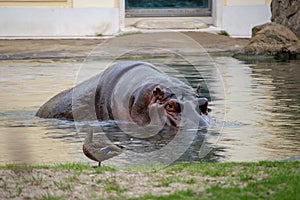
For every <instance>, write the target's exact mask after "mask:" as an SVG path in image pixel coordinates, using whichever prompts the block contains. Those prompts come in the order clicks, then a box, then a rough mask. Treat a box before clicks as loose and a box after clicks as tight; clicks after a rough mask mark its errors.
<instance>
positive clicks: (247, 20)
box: [213, 0, 271, 37]
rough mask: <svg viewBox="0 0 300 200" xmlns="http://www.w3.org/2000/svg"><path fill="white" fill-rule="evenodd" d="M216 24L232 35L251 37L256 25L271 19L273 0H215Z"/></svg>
mask: <svg viewBox="0 0 300 200" xmlns="http://www.w3.org/2000/svg"><path fill="white" fill-rule="evenodd" d="M213 2H214V3H215V7H216V9H217V10H216V11H214V12H215V16H216V17H214V25H215V26H218V27H221V28H222V29H224V30H225V31H227V32H228V33H229V34H230V35H231V36H232V37H251V30H252V28H253V27H254V26H256V25H259V24H263V23H266V22H270V21H271V8H270V3H271V0H222V1H221V0H213Z"/></svg>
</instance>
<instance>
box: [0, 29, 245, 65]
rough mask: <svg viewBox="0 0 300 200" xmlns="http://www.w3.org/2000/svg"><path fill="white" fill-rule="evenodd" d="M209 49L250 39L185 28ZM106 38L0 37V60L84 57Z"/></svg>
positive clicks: (225, 48) (226, 49)
mask: <svg viewBox="0 0 300 200" xmlns="http://www.w3.org/2000/svg"><path fill="white" fill-rule="evenodd" d="M185 34H186V35H187V36H189V37H191V38H193V39H194V40H195V41H197V42H198V43H199V44H200V45H202V46H203V47H204V48H205V49H206V50H207V51H208V52H210V53H214V52H236V51H238V50H240V49H241V48H243V47H244V46H245V45H246V44H247V43H248V42H249V39H236V38H230V37H227V36H223V35H215V34H211V33H203V32H186V33H185ZM103 41H105V39H101V38H99V39H16V40H12V39H10V40H0V60H6V59H10V60H13V59H40V58H53V59H54V58H85V57H86V56H87V55H88V53H89V52H90V51H91V50H92V49H93V48H95V47H96V46H97V45H99V44H101V43H102V42H103Z"/></svg>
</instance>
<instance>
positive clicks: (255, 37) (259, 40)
mask: <svg viewBox="0 0 300 200" xmlns="http://www.w3.org/2000/svg"><path fill="white" fill-rule="evenodd" d="M281 53H283V54H288V55H296V54H299V53H300V41H299V39H298V38H297V36H296V35H295V34H294V33H293V32H292V31H291V30H290V29H288V28H287V27H285V26H283V25H280V24H277V23H274V22H272V23H266V24H263V25H259V26H255V27H254V28H252V38H251V40H250V42H249V43H248V45H246V46H245V47H244V49H242V50H241V52H239V53H238V54H244V55H245V54H246V55H277V54H281Z"/></svg>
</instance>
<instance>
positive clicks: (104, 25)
mask: <svg viewBox="0 0 300 200" xmlns="http://www.w3.org/2000/svg"><path fill="white" fill-rule="evenodd" d="M118 32H119V9H118V8H39V9H35V8H0V37H7V36H17V37H27V36H29V37H32V36H33V37H34V36H37V37H48V36H49V37H55V36H95V35H96V34H103V35H113V34H116V33H118Z"/></svg>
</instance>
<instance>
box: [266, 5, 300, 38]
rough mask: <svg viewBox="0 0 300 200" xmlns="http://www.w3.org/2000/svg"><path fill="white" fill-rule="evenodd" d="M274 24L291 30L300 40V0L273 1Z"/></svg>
mask: <svg viewBox="0 0 300 200" xmlns="http://www.w3.org/2000/svg"><path fill="white" fill-rule="evenodd" d="M271 11H272V18H271V20H272V22H276V23H278V24H282V25H284V26H286V27H288V28H290V29H291V30H292V31H293V32H294V33H295V34H296V36H297V37H298V39H300V0H272V3H271Z"/></svg>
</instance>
